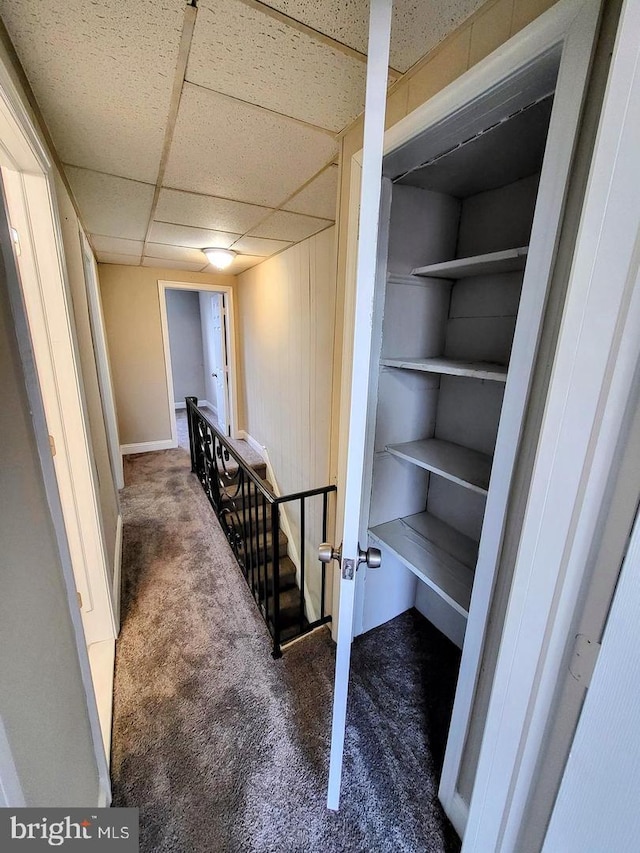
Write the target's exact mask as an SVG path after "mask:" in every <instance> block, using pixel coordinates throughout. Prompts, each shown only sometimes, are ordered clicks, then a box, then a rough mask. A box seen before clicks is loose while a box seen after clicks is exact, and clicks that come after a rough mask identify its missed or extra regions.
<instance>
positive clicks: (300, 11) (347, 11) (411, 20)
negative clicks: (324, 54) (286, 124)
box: [263, 0, 485, 72]
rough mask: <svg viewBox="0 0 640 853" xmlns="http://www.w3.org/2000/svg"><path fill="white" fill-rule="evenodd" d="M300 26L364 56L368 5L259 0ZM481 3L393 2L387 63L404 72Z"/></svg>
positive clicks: (467, 0)
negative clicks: (300, 24) (328, 37)
mask: <svg viewBox="0 0 640 853" xmlns="http://www.w3.org/2000/svg"><path fill="white" fill-rule="evenodd" d="M263 2H265V4H266V5H267V6H271V7H272V8H273V9H277V10H278V11H280V12H284V14H285V15H289V16H290V17H292V18H295V19H296V20H297V21H301V22H302V23H303V24H307V26H309V27H312V28H313V29H315V30H319V31H320V32H322V33H324V34H325V35H328V36H331V38H334V39H336V41H339V42H342V43H343V44H347V45H349V47H353V48H355V49H356V50H359V51H360V52H361V53H366V52H367V38H368V31H369V4H368V3H367V2H364V0H361V2H350V3H344V2H342V3H340V2H337V0H313V2H309V0H263ZM484 2H485V0H438V2H437V3H433V2H431V3H425V0H394V4H393V19H392V23H391V52H390V57H389V63H390V65H391V66H392V68H396V69H398V71H403V72H404V71H406V70H407V69H408V68H410V67H411V66H412V65H413V64H414V63H415V62H417V61H418V59H420V57H422V56H424V55H425V53H428V52H429V51H430V50H431V49H432V48H434V47H435V46H436V45H437V44H439V43H440V42H441V41H442V39H443V38H445V37H446V36H447V35H449V33H451V32H453V30H455V29H456V27H458V26H459V25H460V24H461V23H462V22H463V21H464V20H465V19H466V18H468V17H469V15H471V14H472V13H473V12H475V10H476V9H478V8H479V7H480V6H482V4H483V3H484Z"/></svg>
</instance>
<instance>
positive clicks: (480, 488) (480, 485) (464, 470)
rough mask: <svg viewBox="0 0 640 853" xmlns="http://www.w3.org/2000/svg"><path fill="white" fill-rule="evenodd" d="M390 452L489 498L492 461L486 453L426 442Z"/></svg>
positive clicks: (396, 447)
mask: <svg viewBox="0 0 640 853" xmlns="http://www.w3.org/2000/svg"><path fill="white" fill-rule="evenodd" d="M386 449H387V451H388V452H389V453H391V454H393V455H394V456H399V457H400V458H401V459H406V460H407V461H408V462H411V463H413V464H414V465H418V466H419V467H420V468H426V470H427V471H433V473H434V474H439V475H440V476H441V477H446V479H447V480H452V481H453V482H454V483H458V484H459V485H460V486H464V487H465V488H466V489H471V490H472V491H474V492H479V493H480V494H481V495H486V493H487V490H488V488H489V475H490V474H491V463H492V459H491V457H490V456H487V455H486V454H485V453H479V452H478V451H477V450H469V448H468V447H462V446H461V445H460V444H453V443H452V442H450V441H442V440H441V439H439V438H426V439H423V440H422V441H409V442H406V443H405V444H389V445H387V448H386Z"/></svg>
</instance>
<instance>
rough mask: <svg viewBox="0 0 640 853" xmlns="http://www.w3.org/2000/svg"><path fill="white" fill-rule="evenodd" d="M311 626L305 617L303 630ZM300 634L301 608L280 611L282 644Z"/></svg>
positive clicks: (288, 608)
mask: <svg viewBox="0 0 640 853" xmlns="http://www.w3.org/2000/svg"><path fill="white" fill-rule="evenodd" d="M308 625H309V620H308V619H307V618H306V616H305V617H303V619H302V630H304V629H305V628H306V627H307V626H308ZM299 633H300V608H299V607H298V606H295V607H287V608H285V609H284V610H280V642H282V643H284V642H286V641H287V640H292V639H293V638H294V637H297V636H298V634H299Z"/></svg>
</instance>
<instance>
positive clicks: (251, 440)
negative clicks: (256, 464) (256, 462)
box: [238, 429, 267, 457]
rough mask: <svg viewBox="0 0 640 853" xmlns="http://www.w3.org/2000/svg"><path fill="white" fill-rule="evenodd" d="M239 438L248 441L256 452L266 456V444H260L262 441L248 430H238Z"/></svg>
mask: <svg viewBox="0 0 640 853" xmlns="http://www.w3.org/2000/svg"><path fill="white" fill-rule="evenodd" d="M238 438H239V439H241V440H242V441H246V442H247V444H248V445H249V446H250V447H251V448H252V449H253V450H255V452H256V453H259V454H260V455H261V456H263V457H264V455H265V453H266V450H267V448H266V447H265V446H264V445H262V444H260V442H259V441H258V440H257V439H255V438H254V437H253V436H252V435H249V433H248V432H246V431H245V430H243V429H241V430H238Z"/></svg>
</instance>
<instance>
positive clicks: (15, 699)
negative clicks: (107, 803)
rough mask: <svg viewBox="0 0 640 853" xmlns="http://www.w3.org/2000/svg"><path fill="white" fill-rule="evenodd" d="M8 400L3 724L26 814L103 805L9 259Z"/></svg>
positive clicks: (4, 320)
mask: <svg viewBox="0 0 640 853" xmlns="http://www.w3.org/2000/svg"><path fill="white" fill-rule="evenodd" d="M9 251H10V249H9ZM0 393H1V395H2V406H1V407H0V430H1V432H2V443H1V444H0V470H1V471H2V477H1V479H0V501H1V502H2V512H0V541H1V542H2V595H0V720H1V722H2V724H3V727H4V729H5V731H6V736H7V739H8V743H9V746H10V749H11V754H12V757H13V760H14V762H15V765H16V771H17V775H18V779H19V781H20V785H21V787H22V790H23V794H24V797H25V801H26V805H27V806H60V807H62V806H87V807H88V806H95V805H96V804H97V803H98V797H99V792H98V788H99V780H98V768H97V765H96V758H95V755H94V751H93V742H92V737H91V730H90V724H89V717H88V713H87V704H86V697H85V693H84V687H83V684H82V677H81V673H80V664H79V661H78V652H77V649H76V645H75V639H74V633H73V625H72V622H71V615H70V612H69V601H68V593H67V588H66V586H65V581H64V575H63V568H62V561H61V558H60V551H59V548H58V542H57V540H56V534H55V530H54V526H53V521H52V517H51V510H50V507H49V502H48V497H47V492H46V489H45V484H44V480H43V475H42V468H41V466H40V455H39V451H40V450H41V449H42V448H39V447H38V445H37V443H36V437H35V433H34V426H33V418H34V415H33V414H32V411H31V408H32V407H31V401H30V400H29V398H28V397H27V392H26V389H25V382H24V375H23V366H22V362H21V359H20V354H19V349H18V342H17V340H16V334H15V331H14V319H13V316H12V313H11V309H10V307H9V298H8V289H7V279H6V273H5V268H4V265H3V264H2V262H1V261H0ZM35 417H39V413H37V412H36V414H35ZM42 429H43V430H44V425H42ZM45 440H46V439H45ZM49 464H51V463H50V457H49ZM3 760H6V757H5V756H3ZM1 799H2V798H1V797H0V800H1Z"/></svg>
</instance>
